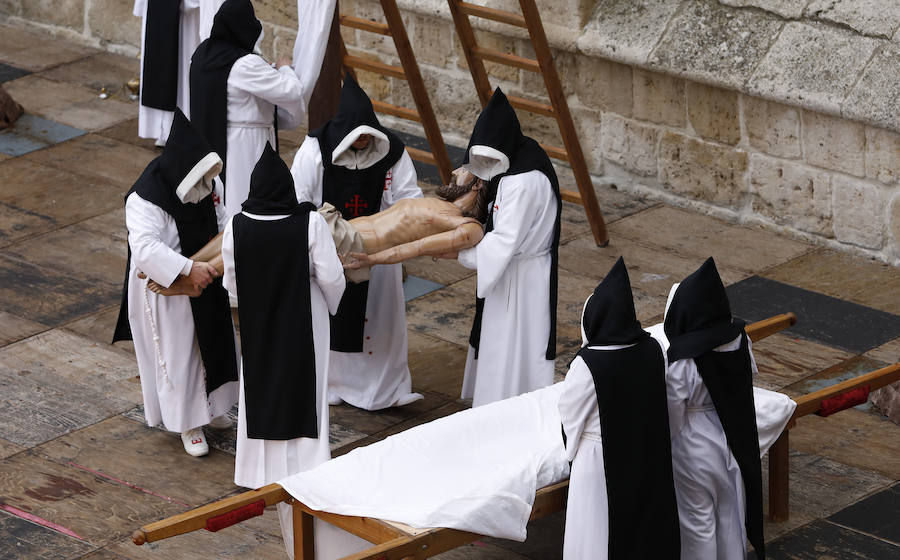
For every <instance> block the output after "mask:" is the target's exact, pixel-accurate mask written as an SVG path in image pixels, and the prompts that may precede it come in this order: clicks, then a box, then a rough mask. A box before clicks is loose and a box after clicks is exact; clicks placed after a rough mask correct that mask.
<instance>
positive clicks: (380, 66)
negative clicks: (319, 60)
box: [344, 54, 406, 80]
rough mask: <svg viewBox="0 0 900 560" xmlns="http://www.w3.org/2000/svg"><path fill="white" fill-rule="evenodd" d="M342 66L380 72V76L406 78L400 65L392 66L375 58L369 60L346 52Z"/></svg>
mask: <svg viewBox="0 0 900 560" xmlns="http://www.w3.org/2000/svg"><path fill="white" fill-rule="evenodd" d="M344 66H349V67H350V68H356V69H359V70H368V71H369V72H374V73H376V74H381V75H382V76H390V77H392V78H397V79H400V80H405V79H406V73H405V72H404V71H403V68H401V67H400V66H392V65H390V64H385V63H383V62H378V61H377V60H369V59H368V58H362V57H361V56H354V55H352V54H348V55H347V56H345V57H344Z"/></svg>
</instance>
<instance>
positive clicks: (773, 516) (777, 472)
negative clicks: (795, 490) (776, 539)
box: [769, 428, 790, 523]
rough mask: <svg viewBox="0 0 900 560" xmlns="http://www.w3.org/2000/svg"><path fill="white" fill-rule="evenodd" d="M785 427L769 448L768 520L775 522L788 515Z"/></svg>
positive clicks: (788, 492)
mask: <svg viewBox="0 0 900 560" xmlns="http://www.w3.org/2000/svg"><path fill="white" fill-rule="evenodd" d="M789 433H790V430H788V429H787V428H785V430H784V431H783V432H781V435H780V436H778V439H777V440H775V443H773V444H772V447H770V448H769V520H770V521H773V522H775V523H781V522H782V521H787V520H788V517H789V516H790V511H789V508H788V498H789V496H790V490H789V481H788V471H789V467H788V451H789V447H788V437H789V436H788V434H789Z"/></svg>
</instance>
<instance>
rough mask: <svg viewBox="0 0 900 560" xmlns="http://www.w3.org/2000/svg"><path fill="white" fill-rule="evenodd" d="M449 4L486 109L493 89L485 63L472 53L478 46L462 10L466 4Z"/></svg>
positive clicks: (479, 98) (451, 2) (477, 91)
mask: <svg viewBox="0 0 900 560" xmlns="http://www.w3.org/2000/svg"><path fill="white" fill-rule="evenodd" d="M447 3H448V4H449V6H450V15H452V16H453V24H454V25H455V26H456V34H457V36H458V37H459V42H460V43H461V44H462V48H463V54H464V55H465V56H466V64H468V65H469V73H471V74H472V81H473V82H474V83H475V92H476V93H478V100H479V101H481V106H482V107H484V106H485V105H487V104H488V101H490V100H491V94H492V93H493V89H492V88H491V81H490V80H489V79H488V75H487V71H486V70H485V69H484V63H483V62H482V61H481V59H479V58H478V57H477V56H475V53H474V52H472V49H473V48H475V47H477V46H478V43H477V42H476V41H475V32H474V31H472V24H471V23H470V22H469V16H468V15H466V13H465V12H464V10H463V9H462V7H463V4H464V3H463V2H458V1H457V0H448V2H447ZM470 6H474V5H470ZM485 9H487V8H485ZM523 21H524V18H523Z"/></svg>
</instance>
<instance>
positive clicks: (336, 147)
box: [291, 74, 422, 410]
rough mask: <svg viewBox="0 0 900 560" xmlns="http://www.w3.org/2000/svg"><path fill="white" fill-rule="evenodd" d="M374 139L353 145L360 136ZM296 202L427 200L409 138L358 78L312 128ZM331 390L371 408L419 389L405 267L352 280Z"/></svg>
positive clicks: (366, 208) (335, 336)
mask: <svg viewBox="0 0 900 560" xmlns="http://www.w3.org/2000/svg"><path fill="white" fill-rule="evenodd" d="M364 136H368V138H369V139H368V143H366V144H365V146H364V147H361V148H358V149H357V148H354V147H353V144H354V143H357V144H359V141H360V140H361V138H362V140H363V142H365V138H363V137H364ZM291 174H292V175H293V176H294V184H295V186H296V188H297V200H304V201H311V202H312V203H313V204H315V205H316V206H318V207H320V206H322V204H323V203H325V202H327V203H329V204H331V205H332V206H334V207H335V208H336V209H337V210H338V211H339V212H341V215H342V217H343V218H344V219H346V220H350V219H353V218H356V217H358V216H368V215H371V214H374V213H376V212H378V211H380V210H385V209H387V208H389V207H390V206H391V205H393V204H394V202H396V201H397V200H400V199H403V198H421V197H422V190H421V189H420V188H419V186H418V184H417V182H416V171H415V168H414V167H413V164H412V160H411V159H410V157H409V154H407V153H406V150H405V146H404V145H403V142H402V141H401V140H400V139H399V138H398V137H397V136H396V135H395V134H393V133H392V132H391V131H390V130H388V129H386V128H384V127H383V126H381V124H379V122H378V118H377V117H376V116H375V111H374V109H373V108H372V102H371V101H370V100H369V98H368V96H367V95H366V94H365V92H364V91H363V90H362V89H361V88H360V87H359V85H358V84H357V83H356V81H355V80H354V79H353V77H352V76H351V75H349V74H348V75H347V76H345V78H344V85H343V88H342V90H341V101H340V108H339V110H338V114H337V115H335V116H334V117H333V118H332V119H331V120H330V121H328V122H327V123H326V124H325V125H323V126H322V127H321V128H319V129H318V130H315V131H313V132H310V133H309V136H307V138H306V140H304V141H303V144H302V145H301V146H300V149H299V150H298V151H297V155H296V156H295V157H294V163H293V165H292V166H291ZM331 350H332V352H331V365H330V369H329V371H328V393H329V400H330V401H331V403H332V404H339V403H340V402H341V401H342V400H343V401H346V402H347V403H349V404H351V405H353V406H356V407H359V408H364V409H366V410H378V409H382V408H387V407H391V406H402V405H405V404H409V403H411V402H414V401H417V400H419V399H421V398H422V395H420V394H419V393H413V392H412V382H411V379H410V375H409V365H408V362H407V333H406V304H405V302H404V298H403V285H402V272H401V265H399V264H390V265H376V266H373V267H372V269H371V273H370V279H369V280H368V281H367V282H361V283H359V284H354V283H350V284H348V285H347V288H346V290H345V291H344V296H343V298H342V300H341V305H340V307H339V309H338V312H337V314H336V315H335V316H334V317H333V318H332V322H331Z"/></svg>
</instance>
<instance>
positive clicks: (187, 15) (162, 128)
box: [133, 0, 224, 146]
mask: <svg viewBox="0 0 900 560" xmlns="http://www.w3.org/2000/svg"><path fill="white" fill-rule="evenodd" d="M147 1H148V0H135V3H134V12H133V13H134V15H136V16H138V17H140V18H141V45H143V44H144V36H145V34H146V30H147V17H146V16H147ZM223 1H224V0H223ZM200 5H201V1H200V0H183V1H182V2H181V27H180V29H179V33H178V55H179V60H178V62H179V67H178V97H177V101H176V104H177V105H178V108H179V109H181V111H182V112H183V113H184V114H185V116H186V117H187V118H191V103H190V81H189V79H188V77H189V71H190V68H191V56H192V55H193V54H194V51H195V50H196V49H197V45H199V44H200V35H199V28H200ZM217 9H218V6H217ZM141 83H142V84H143V83H144V65H143V64H141ZM174 118H175V112H174V111H163V110H161V109H154V108H152V107H145V106H143V105H139V107H138V136H140V137H141V138H151V139H153V140H156V143H157V145H160V146H162V145H164V144H165V143H166V139H167V138H168V137H169V131H170V130H171V128H172V120H173V119H174Z"/></svg>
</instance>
